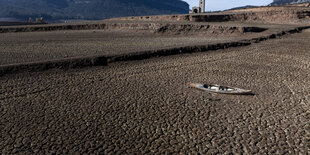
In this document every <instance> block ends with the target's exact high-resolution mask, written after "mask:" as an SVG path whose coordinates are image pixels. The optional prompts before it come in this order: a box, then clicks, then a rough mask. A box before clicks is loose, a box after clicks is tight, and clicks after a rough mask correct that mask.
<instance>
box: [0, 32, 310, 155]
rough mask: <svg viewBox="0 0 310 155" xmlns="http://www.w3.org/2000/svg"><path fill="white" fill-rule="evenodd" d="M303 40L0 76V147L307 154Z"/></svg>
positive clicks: (308, 70)
mask: <svg viewBox="0 0 310 155" xmlns="http://www.w3.org/2000/svg"><path fill="white" fill-rule="evenodd" d="M309 40H310V31H309V30H305V31H303V32H302V33H298V34H294V35H291V36H289V37H285V38H282V39H273V40H267V41H264V42H260V43H259V44H252V45H250V46H247V47H236V48H229V49H223V50H217V51H215V52H208V53H195V54H185V55H176V56H169V57H161V58H153V59H148V60H141V61H131V62H119V63H112V64H110V65H108V66H105V67H91V68H83V69H72V70H67V71H64V70H58V69H54V70H49V71H45V72H32V73H27V72H22V73H17V74H7V75H4V76H2V77H1V78H0V84H1V89H0V128H1V131H0V132H1V135H2V137H1V139H2V140H1V141H0V154H12V153H20V154H25V153H28V154H32V153H39V154H47V153H57V154H73V153H105V154H108V153H113V154H117V153H123V154H135V153H136V154H143V153H185V154H189V153H193V154H196V153H201V154H208V153H209V154H216V153H219V154H224V153H245V154H256V153H257V154H263V153H267V154H307V153H309V152H310V150H309V148H310V126H309V124H310V95H309V94H310V86H309V83H310V59H309V57H310V53H309V51H310V45H309ZM189 82H209V83H217V84H221V85H231V86H236V87H240V88H245V89H252V90H253V91H254V93H255V94H256V95H255V96H230V95H219V94H210V93H205V92H201V91H197V90H196V89H192V88H190V87H189V86H188V83H189Z"/></svg>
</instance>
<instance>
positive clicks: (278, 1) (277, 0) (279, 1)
mask: <svg viewBox="0 0 310 155" xmlns="http://www.w3.org/2000/svg"><path fill="white" fill-rule="evenodd" d="M304 2H310V0H274V1H273V2H272V3H271V4H270V5H285V4H295V3H304Z"/></svg>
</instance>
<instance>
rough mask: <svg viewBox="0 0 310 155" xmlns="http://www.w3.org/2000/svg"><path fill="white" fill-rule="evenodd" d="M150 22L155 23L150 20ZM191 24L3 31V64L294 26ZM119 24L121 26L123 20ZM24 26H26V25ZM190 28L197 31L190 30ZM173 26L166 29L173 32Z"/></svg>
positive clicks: (204, 41)
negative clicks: (156, 27) (181, 26)
mask: <svg viewBox="0 0 310 155" xmlns="http://www.w3.org/2000/svg"><path fill="white" fill-rule="evenodd" d="M131 24H132V23H131ZM140 24H141V23H140ZM142 24H143V23H142ZM149 24H150V25H152V24H151V23H149ZM188 24H189V23H187V24H185V26H188ZM191 24H192V25H194V26H193V27H194V28H196V30H195V29H194V28H193V27H191V26H189V28H188V29H185V30H187V31H189V32H190V33H193V34H186V33H185V32H182V33H185V34H182V33H181V31H185V30H183V29H182V30H180V32H173V33H181V34H177V35H176V34H173V33H171V32H160V33H157V34H154V33H151V32H149V31H150V30H147V31H144V30H139V31H138V30H137V31H133V30H113V28H111V29H112V30H61V31H47V32H20V33H1V35H0V65H9V64H24V63H29V62H41V61H51V60H58V59H64V58H74V57H85V56H98V55H100V56H111V55H118V54H128V53H134V52H142V51H152V50H160V49H169V48H177V47H186V46H196V45H210V44H218V43H223V42H234V41H240V40H244V39H251V38H256V37H262V36H266V35H267V36H268V35H271V34H274V33H279V32H281V31H283V30H287V29H291V28H293V26H288V25H285V26H283V25H281V26H280V25H273V24H270V25H266V24H260V25H258V26H260V27H263V28H266V29H268V30H267V31H264V32H259V33H258V32H257V33H254V32H247V33H243V32H242V33H241V32H236V31H238V30H239V29H242V28H244V27H253V26H255V25H251V24H244V23H239V24H238V23H234V24H232V23H224V24H222V25H220V24H213V25H211V27H212V26H214V28H209V30H208V29H206V30H204V29H203V30H199V27H201V25H204V26H206V27H208V24H207V23H203V24H200V25H199V24H198V26H197V23H191ZM191 24H189V25H191ZM206 24H207V25H206ZM120 25H122V23H121V22H120ZM147 25H148V24H147ZM155 25H156V23H155ZM168 25H169V24H168ZM171 25H172V28H170V29H172V30H171V31H173V30H174V29H173V23H171ZM171 25H170V26H171ZM176 25H177V24H176ZM256 26H257V25H256ZM220 27H222V29H221V28H220ZM284 27H285V28H284ZM25 28H27V27H26V26H25ZM191 28H193V29H194V30H191ZM234 28H235V29H234ZM170 29H169V30H166V31H170ZM221 30H222V31H224V32H222V31H221ZM163 31H165V30H163ZM196 31H198V32H196Z"/></svg>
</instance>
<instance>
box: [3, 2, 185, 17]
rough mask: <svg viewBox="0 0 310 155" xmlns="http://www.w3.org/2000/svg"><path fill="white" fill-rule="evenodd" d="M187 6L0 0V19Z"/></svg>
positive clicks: (152, 11) (154, 12) (104, 14)
mask: <svg viewBox="0 0 310 155" xmlns="http://www.w3.org/2000/svg"><path fill="white" fill-rule="evenodd" d="M188 11H189V5H188V4H187V3H186V2H183V1H181V0H31V1H29V0H0V18H4V17H10V18H17V19H23V20H25V19H28V18H29V17H32V18H35V17H39V16H42V17H44V18H45V19H48V20H61V19H106V18H112V17H124V16H142V15H160V14H183V13H188Z"/></svg>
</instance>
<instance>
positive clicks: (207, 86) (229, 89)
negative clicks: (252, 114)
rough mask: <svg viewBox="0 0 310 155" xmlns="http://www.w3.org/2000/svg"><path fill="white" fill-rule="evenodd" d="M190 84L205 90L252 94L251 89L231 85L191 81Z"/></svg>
mask: <svg viewBox="0 0 310 155" xmlns="http://www.w3.org/2000/svg"><path fill="white" fill-rule="evenodd" d="M190 86H192V87H194V88H198V89H200V90H205V91H209V92H214V93H221V94H240V95H249V94H252V91H251V90H246V89H240V88H235V87H229V86H219V85H214V84H200V83H190Z"/></svg>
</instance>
